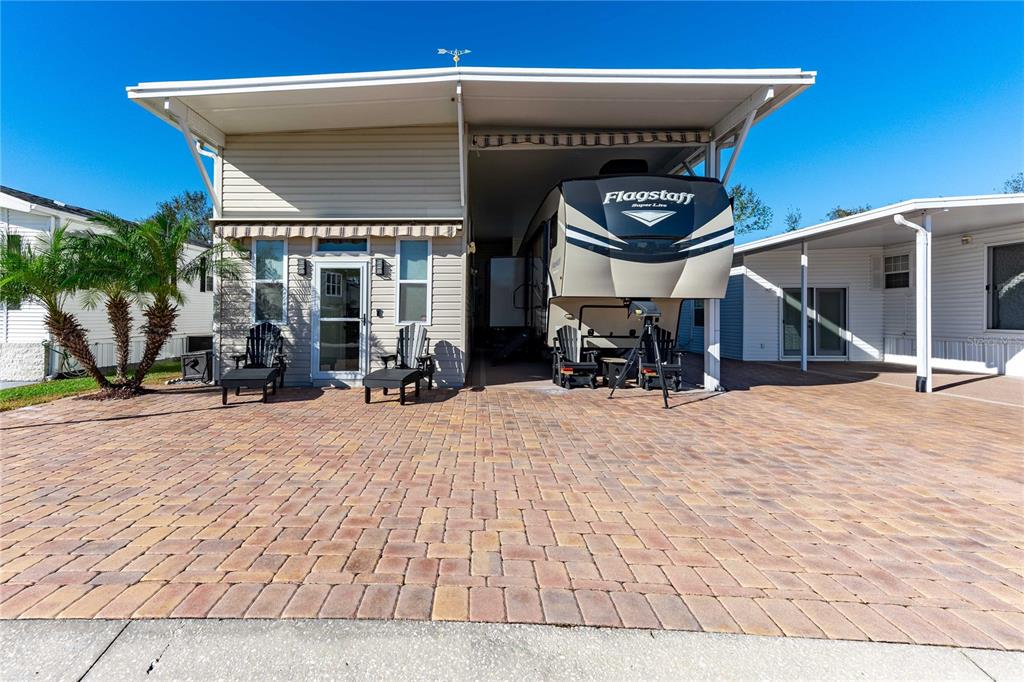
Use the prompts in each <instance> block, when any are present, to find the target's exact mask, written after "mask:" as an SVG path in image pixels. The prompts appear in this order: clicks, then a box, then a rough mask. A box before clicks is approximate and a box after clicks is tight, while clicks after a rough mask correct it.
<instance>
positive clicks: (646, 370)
mask: <svg viewBox="0 0 1024 682" xmlns="http://www.w3.org/2000/svg"><path fill="white" fill-rule="evenodd" d="M653 335H654V338H653V339H648V340H645V341H644V348H643V353H642V355H641V360H640V386H641V387H642V388H643V389H644V390H645V391H650V390H651V389H653V388H658V389H660V388H661V382H660V381H659V380H658V366H657V365H656V364H655V357H656V356H655V354H654V346H653V344H654V343H656V344H658V353H659V355H660V356H661V373H662V376H664V377H665V381H666V383H668V384H669V385H670V386H671V388H672V390H674V391H681V390H683V355H684V353H683V351H682V349H680V348H676V347H675V341H674V340H673V339H672V334H671V333H670V332H669V331H668V330H667V329H663V328H661V327H659V326H658V325H654V329H653Z"/></svg>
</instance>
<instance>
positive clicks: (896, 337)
mask: <svg viewBox="0 0 1024 682" xmlns="http://www.w3.org/2000/svg"><path fill="white" fill-rule="evenodd" d="M883 352H884V356H883V357H884V359H885V361H886V362H894V363H898V364H913V363H915V362H916V361H917V343H916V342H915V340H914V337H913V336H904V335H902V334H893V335H886V336H885V338H884V346H883ZM932 361H933V362H934V363H935V364H936V366H938V367H942V368H946V369H962V370H964V371H968V372H993V373H999V374H1006V373H1007V365H1011V364H1016V363H1024V336H1010V335H1006V336H1002V335H999V334H996V333H992V334H989V335H978V336H961V337H941V336H936V337H933V338H932ZM1011 373H1014V372H1011Z"/></svg>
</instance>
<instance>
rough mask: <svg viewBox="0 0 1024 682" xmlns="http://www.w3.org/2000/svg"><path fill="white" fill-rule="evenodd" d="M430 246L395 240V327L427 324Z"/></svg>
mask: <svg viewBox="0 0 1024 682" xmlns="http://www.w3.org/2000/svg"><path fill="white" fill-rule="evenodd" d="M429 301H430V242H429V241H427V240H426V239H399V240H398V314H397V317H398V319H397V320H395V321H396V322H397V323H398V324H408V323H410V322H425V323H427V324H430V305H429Z"/></svg>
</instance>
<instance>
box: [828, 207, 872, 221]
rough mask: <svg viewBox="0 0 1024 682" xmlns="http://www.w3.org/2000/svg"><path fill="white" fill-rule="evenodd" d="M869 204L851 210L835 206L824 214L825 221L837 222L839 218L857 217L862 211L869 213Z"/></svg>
mask: <svg viewBox="0 0 1024 682" xmlns="http://www.w3.org/2000/svg"><path fill="white" fill-rule="evenodd" d="M870 210H871V204H864V205H863V206H854V207H853V208H843V207H842V206H836V207H835V208H833V209H832V210H831V211H829V212H828V213H826V214H825V220H839V219H840V218H846V217H848V216H852V215H857V214H858V213H863V212H864V211H870Z"/></svg>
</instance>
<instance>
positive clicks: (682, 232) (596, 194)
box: [516, 175, 734, 349]
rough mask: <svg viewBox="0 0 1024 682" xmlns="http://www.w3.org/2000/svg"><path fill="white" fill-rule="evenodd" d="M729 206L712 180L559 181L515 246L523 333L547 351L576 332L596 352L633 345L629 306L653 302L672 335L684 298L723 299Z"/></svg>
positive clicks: (636, 327) (730, 234) (635, 326)
mask: <svg viewBox="0 0 1024 682" xmlns="http://www.w3.org/2000/svg"><path fill="white" fill-rule="evenodd" d="M733 239H734V228H733V214H732V202H731V201H730V199H729V197H728V195H727V194H726V191H725V188H724V187H723V186H722V183H721V182H719V181H718V180H716V179H713V178H697V177H687V178H683V177H679V176H658V175H611V176H599V177H592V178H578V179H571V180H563V181H562V182H560V183H559V184H558V185H557V186H556V187H555V188H554V189H553V190H551V192H550V193H549V194H548V195H547V198H546V199H545V200H544V201H543V203H542V204H541V206H540V208H539V209H538V210H537V212H536V213H535V214H534V217H533V219H532V220H531V221H530V224H529V225H528V227H527V228H526V229H525V230H524V231H523V232H522V233H521V234H520V235H519V237H518V239H517V241H516V249H517V251H518V253H519V256H520V257H522V258H523V259H524V261H523V262H524V270H525V282H524V284H525V286H524V290H525V294H524V297H525V300H526V301H528V302H527V303H526V304H525V307H526V326H527V327H529V328H530V330H531V331H532V334H533V335H534V337H535V338H536V339H538V340H540V341H542V342H543V343H544V345H546V346H551V345H553V343H554V338H555V334H556V332H557V330H558V328H559V327H562V326H563V325H566V324H571V325H576V326H577V327H579V329H580V330H581V331H582V332H583V334H584V335H585V336H586V337H587V339H588V345H591V346H592V347H596V348H607V349H625V348H630V347H632V346H633V345H634V344H635V341H636V336H637V335H638V334H639V333H640V325H641V322H640V320H638V319H637V318H635V317H632V318H631V317H629V316H628V315H627V314H626V313H627V308H626V301H628V300H639V299H643V300H651V301H654V302H655V303H656V304H657V305H658V307H659V308H660V309H661V311H662V318H661V325H662V326H663V327H665V328H667V329H670V330H673V331H674V330H675V329H676V327H677V324H678V319H679V307H680V304H681V303H682V300H683V299H705V298H722V297H723V296H725V289H726V285H727V284H728V279H729V269H730V266H731V265H732V252H733Z"/></svg>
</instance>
